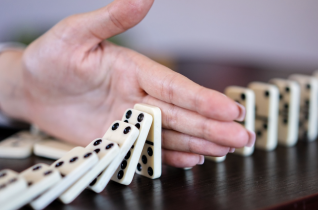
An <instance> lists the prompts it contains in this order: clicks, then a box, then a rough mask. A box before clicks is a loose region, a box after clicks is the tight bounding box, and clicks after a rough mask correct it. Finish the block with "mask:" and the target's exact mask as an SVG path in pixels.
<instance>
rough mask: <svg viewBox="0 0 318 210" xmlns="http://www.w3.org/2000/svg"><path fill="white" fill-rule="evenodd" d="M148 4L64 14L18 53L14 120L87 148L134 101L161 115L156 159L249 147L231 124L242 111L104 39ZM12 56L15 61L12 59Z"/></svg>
mask: <svg viewBox="0 0 318 210" xmlns="http://www.w3.org/2000/svg"><path fill="white" fill-rule="evenodd" d="M152 3H153V0H115V1H114V2H112V3H111V4H109V5H108V6H106V7H104V8H101V9H99V10H96V11H93V12H89V13H85V14H79V15H73V16H70V17H68V18H66V19H64V20H62V21H61V22H60V23H58V24H57V25H55V26H54V27H53V28H52V29H51V30H49V31H48V32H47V33H45V34H44V35H43V36H41V37H40V38H39V39H37V40H36V41H34V42H33V43H32V44H31V45H30V46H28V47H27V48H26V50H25V51H24V52H23V53H21V56H20V59H21V62H22V65H21V66H22V75H23V76H22V81H23V88H22V89H23V94H22V95H23V99H24V103H23V107H22V108H20V109H21V110H22V111H21V110H20V111H19V113H21V114H20V115H19V116H17V114H16V113H17V112H16V110H15V109H17V108H12V107H11V106H9V104H2V107H3V110H4V111H5V112H6V113H7V114H8V115H11V116H15V117H19V118H23V119H26V120H28V121H30V122H32V123H34V124H36V125H38V126H39V127H40V128H41V129H42V130H44V131H46V132H48V133H50V134H53V135H54V136H56V137H58V138H60V139H63V140H66V141H68V142H71V143H74V144H80V145H87V144H88V143H89V142H90V141H92V140H93V139H94V138H97V137H100V136H102V135H103V133H104V132H105V131H106V130H107V128H108V127H109V126H110V125H111V123H112V122H113V121H115V120H117V119H121V116H122V115H123V113H124V111H125V110H126V109H127V108H131V107H133V106H134V104H135V103H146V104H151V105H154V106H157V107H159V108H160V109H161V111H162V127H163V130H162V152H163V153H162V155H163V162H164V163H166V164H169V165H172V166H176V167H192V166H194V165H196V164H202V163H203V161H204V157H203V155H210V156H224V155H226V154H227V153H228V152H229V151H230V150H232V149H231V148H238V147H243V146H246V145H253V144H254V141H255V134H254V133H253V132H249V131H247V130H246V129H245V128H244V127H243V126H241V125H240V124H238V123H236V122H234V120H243V118H244V115H245V109H244V107H242V106H240V105H238V104H237V103H235V102H234V101H233V100H231V99H229V98H227V97H226V96H224V95H223V94H221V93H219V92H217V91H214V90H211V89H207V88H204V87H202V86H200V85H198V84H196V83H194V82H192V81H191V80H189V79H187V78H186V77H184V76H182V75H180V74H178V73H176V72H174V71H172V70H170V69H168V68H166V67H165V66H162V65H160V64H158V63H156V62H154V61H152V60H150V59H149V58H147V57H145V56H143V55H141V54H138V53H137V52H134V51H132V50H129V49H126V48H123V47H120V46H116V45H114V44H111V43H110V42H108V41H104V40H105V39H107V38H110V37H112V36H114V35H116V34H119V33H122V32H124V31H126V30H127V29H129V28H131V27H133V26H134V25H136V24H137V23H139V22H140V21H141V20H142V19H143V18H144V17H145V15H146V14H147V12H148V11H149V9H150V7H151V5H152ZM17 57H19V56H17Z"/></svg>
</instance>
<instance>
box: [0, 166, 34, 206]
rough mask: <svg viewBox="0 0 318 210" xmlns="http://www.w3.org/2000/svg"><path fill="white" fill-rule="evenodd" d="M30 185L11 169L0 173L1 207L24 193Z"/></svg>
mask: <svg viewBox="0 0 318 210" xmlns="http://www.w3.org/2000/svg"><path fill="white" fill-rule="evenodd" d="M27 186H28V184H27V182H26V181H25V179H23V178H22V177H20V176H19V174H18V173H17V172H15V171H12V170H10V169H4V170H1V171H0V206H1V209H2V206H3V205H4V203H5V202H6V201H8V200H10V199H11V198H13V197H15V195H17V194H19V193H20V192H22V191H24V190H25V189H26V188H27Z"/></svg>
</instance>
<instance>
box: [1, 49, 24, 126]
mask: <svg viewBox="0 0 318 210" xmlns="http://www.w3.org/2000/svg"><path fill="white" fill-rule="evenodd" d="M22 54H23V51H22V50H8V51H5V52H2V53H1V54H0V109H1V112H3V113H4V114H5V115H7V116H8V117H11V118H14V119H18V120H23V121H29V119H28V115H27V103H26V96H25V90H24V83H23V64H22Z"/></svg>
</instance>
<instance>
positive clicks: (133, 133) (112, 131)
mask: <svg viewBox="0 0 318 210" xmlns="http://www.w3.org/2000/svg"><path fill="white" fill-rule="evenodd" d="M138 135H139V130H138V128H136V126H133V125H131V124H128V123H125V122H122V121H115V122H114V123H113V124H112V125H111V126H110V127H109V129H108V130H107V131H106V133H105V135H104V136H103V139H106V140H109V141H112V142H114V143H116V144H118V146H119V148H120V150H119V154H118V155H117V156H116V157H115V158H114V159H113V161H112V162H111V163H110V164H109V166H108V167H107V168H106V169H105V170H104V171H103V172H102V174H101V175H100V176H99V177H98V178H97V180H96V182H95V183H91V184H90V186H89V188H90V189H91V190H93V191H95V192H97V193H99V192H101V191H102V190H104V188H105V187H106V185H107V184H108V182H109V180H110V179H111V178H112V176H113V174H114V173H115V171H116V169H117V168H118V166H119V165H120V163H121V162H122V161H123V159H124V158H125V156H126V154H127V153H128V151H129V150H130V148H131V147H132V146H133V144H134V143H135V141H136V139H137V137H138Z"/></svg>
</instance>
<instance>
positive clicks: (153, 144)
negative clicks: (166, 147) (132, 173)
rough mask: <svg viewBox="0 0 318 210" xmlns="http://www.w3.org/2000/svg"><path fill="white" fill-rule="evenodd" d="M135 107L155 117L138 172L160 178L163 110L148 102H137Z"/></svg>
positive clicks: (152, 177)
mask: <svg viewBox="0 0 318 210" xmlns="http://www.w3.org/2000/svg"><path fill="white" fill-rule="evenodd" d="M134 109H136V110H139V111H142V112H146V113H148V114H150V115H151V116H152V117H153V121H152V125H151V127H150V130H149V133H148V136H147V140H146V143H145V145H144V147H143V150H142V153H141V156H140V159H139V163H138V165H137V169H136V173H137V174H140V175H142V176H146V177H148V178H151V179H156V178H159V177H160V176H161V170H162V169H161V167H162V163H161V110H160V109H159V108H158V107H155V106H151V105H147V104H135V106H134ZM145 157H146V158H145ZM145 160H147V161H145Z"/></svg>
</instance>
